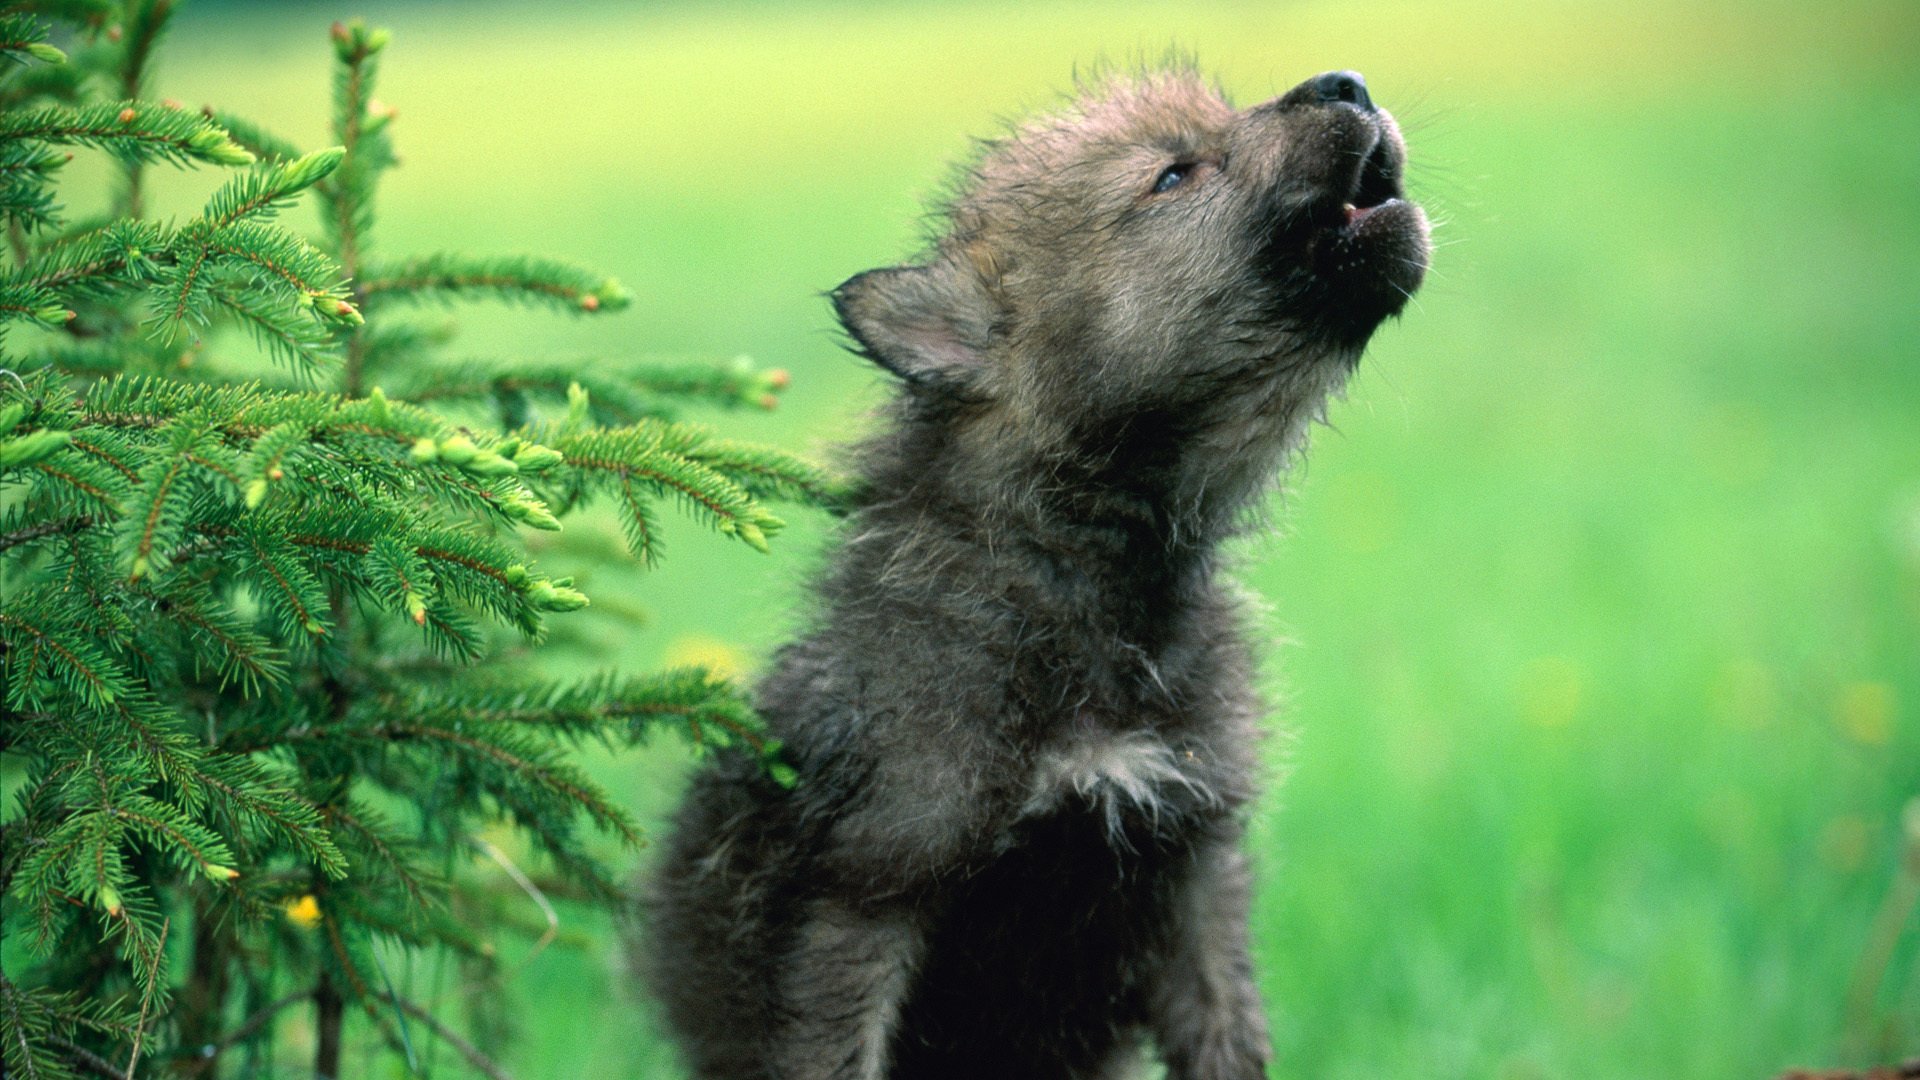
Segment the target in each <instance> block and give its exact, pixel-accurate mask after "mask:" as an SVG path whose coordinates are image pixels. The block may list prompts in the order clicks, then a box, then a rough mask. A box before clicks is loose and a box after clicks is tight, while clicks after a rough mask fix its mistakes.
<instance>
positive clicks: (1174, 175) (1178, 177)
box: [1153, 161, 1193, 195]
mask: <svg viewBox="0 0 1920 1080" xmlns="http://www.w3.org/2000/svg"><path fill="white" fill-rule="evenodd" d="M1192 175H1193V165H1192V164H1191V163H1189V162H1185V161H1183V162H1180V163H1179V164H1176V165H1169V166H1167V167H1166V168H1164V169H1162V170H1160V176H1159V178H1158V179H1156V180H1155V181H1154V182H1153V193H1154V194H1155V195H1164V194H1166V193H1167V192H1169V191H1172V190H1173V189H1174V188H1177V187H1179V186H1180V185H1181V184H1182V183H1185V182H1186V179H1187V177H1189V176H1192Z"/></svg>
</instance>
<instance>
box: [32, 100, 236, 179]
mask: <svg viewBox="0 0 1920 1080" xmlns="http://www.w3.org/2000/svg"><path fill="white" fill-rule="evenodd" d="M26 139H32V140H36V141H39V142H47V143H57V144H61V145H67V146H91V147H96V148H98V149H102V150H106V151H107V152H109V153H111V154H113V155H114V156H115V157H118V158H119V159H120V160H121V161H124V162H137V163H140V164H143V165H144V164H153V163H154V162H167V163H170V164H179V165H185V164H190V163H194V162H203V163H206V164H210V165H248V164H251V163H252V162H253V155H252V154H249V153H247V151H246V150H244V149H243V148H241V146H240V145H239V144H238V143H235V142H234V141H233V140H232V139H231V138H229V137H228V135H227V133H226V132H225V131H224V130H222V129H221V128H220V127H218V126H217V125H215V124H214V123H213V122H212V121H211V120H208V119H207V118H206V117H204V116H200V115H199V114H197V113H189V112H183V111H181V110H179V109H174V108H168V107H167V106H164V105H151V104H148V103H146V102H141V101H122V102H113V103H102V104H99V105H86V106H81V107H79V108H69V107H66V106H62V105H51V106H47V107H45V108H41V109H35V110H31V111H23V112H8V113H5V114H0V142H13V141H19V140H26Z"/></svg>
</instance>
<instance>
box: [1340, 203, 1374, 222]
mask: <svg viewBox="0 0 1920 1080" xmlns="http://www.w3.org/2000/svg"><path fill="white" fill-rule="evenodd" d="M1378 209H1380V208H1379V207H1377V206H1348V207H1347V224H1349V225H1352V224H1354V223H1355V222H1358V221H1361V220H1364V219H1365V218H1366V216H1367V215H1368V214H1371V213H1373V212H1374V211H1375V210H1378Z"/></svg>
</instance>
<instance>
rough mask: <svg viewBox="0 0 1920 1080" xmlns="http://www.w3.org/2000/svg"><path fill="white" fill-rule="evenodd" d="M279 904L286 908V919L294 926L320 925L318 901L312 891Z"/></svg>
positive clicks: (309, 926) (308, 926)
mask: <svg viewBox="0 0 1920 1080" xmlns="http://www.w3.org/2000/svg"><path fill="white" fill-rule="evenodd" d="M281 906H282V907H284V908H286V909H287V921H288V922H290V923H292V924H293V925H295V926H302V927H307V928H309V929H311V928H312V927H315V926H318V925H320V901H318V900H315V899H314V898H313V894H312V893H304V894H302V895H301V896H300V898H299V899H297V900H288V901H287V902H286V903H284V904H282V905H281Z"/></svg>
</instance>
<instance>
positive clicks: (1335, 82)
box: [1313, 71, 1373, 112]
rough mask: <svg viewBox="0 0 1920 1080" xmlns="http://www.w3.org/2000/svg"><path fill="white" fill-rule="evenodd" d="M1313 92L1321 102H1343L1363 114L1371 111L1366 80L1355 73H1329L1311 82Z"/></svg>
mask: <svg viewBox="0 0 1920 1080" xmlns="http://www.w3.org/2000/svg"><path fill="white" fill-rule="evenodd" d="M1313 92H1314V95H1315V96H1317V97H1318V98H1319V99H1320V100H1321V101H1326V102H1334V101H1344V102H1346V103H1347V104H1349V105H1357V106H1359V107H1360V108H1361V109H1362V110H1363V111H1365V112H1372V111H1373V99H1372V98H1370V97H1368V96H1367V80H1365V79H1363V78H1361V77H1360V73H1359V72H1357V71H1329V72H1327V73H1326V74H1325V75H1321V76H1318V77H1316V78H1315V79H1314V80H1313Z"/></svg>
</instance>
